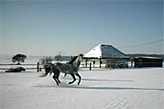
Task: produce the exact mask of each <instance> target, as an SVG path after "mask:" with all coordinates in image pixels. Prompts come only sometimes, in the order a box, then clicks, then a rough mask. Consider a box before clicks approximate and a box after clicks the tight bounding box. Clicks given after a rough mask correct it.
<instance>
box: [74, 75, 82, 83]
mask: <svg viewBox="0 0 164 109" xmlns="http://www.w3.org/2000/svg"><path fill="white" fill-rule="evenodd" d="M75 75H76V76H78V77H79V82H78V83H77V84H78V85H79V84H80V82H81V76H80V75H79V74H78V73H76V74H75Z"/></svg>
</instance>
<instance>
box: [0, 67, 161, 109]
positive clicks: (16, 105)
mask: <svg viewBox="0 0 164 109" xmlns="http://www.w3.org/2000/svg"><path fill="white" fill-rule="evenodd" d="M41 73H43V72H41ZM41 73H37V72H36V71H26V72H24V73H4V72H2V71H1V73H0V80H1V81H0V88H1V98H0V100H1V101H0V108H1V109H163V108H164V81H163V75H164V68H141V69H114V70H109V69H93V70H92V71H89V70H88V69H81V70H80V71H79V73H80V75H81V76H82V82H81V84H80V85H79V86H78V85H77V81H76V82H75V83H74V84H72V85H68V84H67V83H68V82H69V81H71V80H72V78H71V77H70V76H69V75H67V76H66V77H65V78H64V77H63V74H61V75H60V80H61V81H62V83H61V84H60V85H59V86H56V83H55V82H54V81H53V80H52V79H51V78H50V76H47V77H38V76H39V75H41Z"/></svg>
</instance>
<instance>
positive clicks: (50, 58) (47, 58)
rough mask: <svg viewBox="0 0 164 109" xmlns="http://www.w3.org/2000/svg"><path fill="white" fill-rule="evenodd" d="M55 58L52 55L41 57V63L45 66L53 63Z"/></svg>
mask: <svg viewBox="0 0 164 109" xmlns="http://www.w3.org/2000/svg"><path fill="white" fill-rule="evenodd" d="M52 61H53V58H52V57H50V56H46V57H43V58H41V59H40V63H41V64H42V65H43V66H44V65H45V64H48V63H51V62H52Z"/></svg>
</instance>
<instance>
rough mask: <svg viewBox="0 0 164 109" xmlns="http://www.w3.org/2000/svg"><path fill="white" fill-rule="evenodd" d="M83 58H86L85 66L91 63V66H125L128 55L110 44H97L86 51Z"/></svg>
mask: <svg viewBox="0 0 164 109" xmlns="http://www.w3.org/2000/svg"><path fill="white" fill-rule="evenodd" d="M84 58H85V59H86V67H87V66H88V63H91V64H92V66H93V67H102V66H104V67H112V68H116V67H127V60H128V59H129V56H127V55H125V54H124V53H123V52H121V51H119V50H118V49H116V48H115V47H113V46H112V45H106V44H99V45H98V46H96V47H94V48H93V49H91V50H90V51H88V52H87V53H86V54H85V55H84Z"/></svg>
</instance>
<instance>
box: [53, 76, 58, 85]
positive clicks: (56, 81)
mask: <svg viewBox="0 0 164 109" xmlns="http://www.w3.org/2000/svg"><path fill="white" fill-rule="evenodd" d="M53 79H54V80H55V82H56V84H57V85H59V82H58V80H57V79H56V78H55V77H53Z"/></svg>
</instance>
